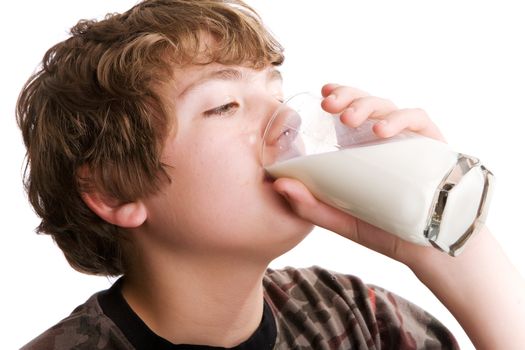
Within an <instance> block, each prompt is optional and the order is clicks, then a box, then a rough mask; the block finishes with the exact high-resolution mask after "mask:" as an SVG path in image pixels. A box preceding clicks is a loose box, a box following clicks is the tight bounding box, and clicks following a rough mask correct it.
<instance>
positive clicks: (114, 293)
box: [98, 278, 277, 350]
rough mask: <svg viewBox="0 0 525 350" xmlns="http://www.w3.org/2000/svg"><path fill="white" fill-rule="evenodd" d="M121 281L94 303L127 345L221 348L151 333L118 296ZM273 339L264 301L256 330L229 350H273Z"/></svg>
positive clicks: (161, 349) (153, 349) (155, 349)
mask: <svg viewBox="0 0 525 350" xmlns="http://www.w3.org/2000/svg"><path fill="white" fill-rule="evenodd" d="M121 287H122V278H120V279H119V280H118V281H116V282H115V283H114V284H113V286H112V287H111V288H110V289H108V290H105V291H103V292H101V293H100V294H99V296H98V302H99V304H100V306H101V308H102V311H103V312H104V314H105V315H106V316H107V317H109V318H110V319H111V320H112V321H113V322H114V323H115V324H116V325H117V327H118V328H119V329H120V331H121V332H122V333H123V334H124V335H125V336H126V338H127V339H128V340H129V342H130V343H131V344H132V345H133V346H134V347H135V348H136V349H137V350H142V349H145V350H146V349H147V350H177V349H178V350H182V349H187V350H199V349H202V350H204V349H206V350H212V349H225V348H220V347H213V346H206V345H185V344H172V343H170V342H169V341H167V340H166V339H164V338H162V337H160V336H158V335H157V334H155V333H154V332H153V331H152V330H151V329H149V327H148V326H147V325H146V324H145V323H144V322H143V321H142V320H141V319H140V317H139V316H138V315H137V314H136V313H135V312H134V311H133V310H132V309H131V307H130V306H129V304H128V303H127V302H126V300H125V299H124V297H123V296H122V293H121ZM276 338H277V328H276V325H275V319H274V317H273V314H272V311H271V309H270V307H269V305H268V304H267V302H266V300H265V301H264V311H263V317H262V320H261V323H260V325H259V327H257V329H256V330H255V332H254V333H253V334H252V336H251V337H250V338H249V339H248V340H246V341H245V342H244V343H242V344H240V345H238V346H236V347H233V348H231V349H235V350H248V349H250V350H256V349H257V350H258V349H261V350H263V349H273V346H274V345H275V341H276Z"/></svg>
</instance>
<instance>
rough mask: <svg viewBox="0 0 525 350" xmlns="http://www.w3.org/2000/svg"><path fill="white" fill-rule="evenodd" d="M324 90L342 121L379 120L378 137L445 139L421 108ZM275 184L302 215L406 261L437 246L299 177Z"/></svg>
mask: <svg viewBox="0 0 525 350" xmlns="http://www.w3.org/2000/svg"><path fill="white" fill-rule="evenodd" d="M321 92H322V95H323V97H324V99H323V101H322V103H321V105H322V107H323V109H325V110H326V111H327V112H330V113H333V114H341V121H342V122H343V123H344V124H346V125H348V126H349V127H357V126H359V125H361V124H362V123H363V122H364V121H365V120H366V119H368V118H373V119H374V120H378V122H377V123H376V124H375V125H374V128H373V130H374V132H375V133H376V134H377V136H379V137H391V136H394V135H396V134H398V133H400V132H402V131H403V130H410V131H413V132H416V133H419V134H421V135H424V136H427V137H431V138H434V139H437V140H440V141H444V138H443V136H442V134H441V132H440V131H439V129H438V128H437V126H436V125H435V124H434V123H433V122H432V121H431V120H430V118H429V117H428V116H427V114H426V113H425V112H424V111H423V110H421V109H398V108H397V107H396V106H395V105H394V104H393V103H392V102H391V101H389V100H386V99H383V98H379V97H375V96H370V95H368V94H366V93H365V92H363V91H360V90H358V89H355V88H351V87H346V86H340V85H336V84H328V85H325V86H324V87H323V88H322V90H321ZM274 188H275V190H276V191H277V192H279V193H281V194H283V195H284V196H285V197H286V198H287V199H288V201H289V202H290V204H291V205H292V207H293V209H294V210H295V211H296V213H297V214H298V215H299V216H301V217H302V218H304V219H306V220H308V221H310V222H312V223H313V224H315V225H317V226H321V227H324V228H326V229H328V230H330V231H333V232H336V233H338V234H340V235H342V236H344V237H346V238H349V239H351V240H353V241H355V242H357V243H359V244H361V245H364V246H366V247H368V248H370V249H373V250H375V251H377V252H379V253H382V254H384V255H387V256H389V257H391V258H393V259H396V260H398V261H401V262H403V263H405V264H407V265H411V264H417V263H418V261H419V260H420V259H421V258H422V256H421V255H422V254H425V252H426V251H429V250H434V248H427V247H421V246H417V245H415V244H412V243H409V242H406V241H403V240H401V239H399V238H398V237H397V236H394V235H392V234H390V233H387V232H385V231H383V230H381V229H379V228H377V227H375V226H372V225H370V224H368V223H366V222H364V221H362V220H359V219H357V218H355V217H354V216H352V215H349V214H347V213H344V212H342V211H340V210H338V209H335V208H333V207H331V206H329V205H327V204H325V203H323V202H321V201H319V200H317V199H316V198H315V197H314V196H313V195H312V194H311V193H310V192H309V191H308V190H307V189H306V187H305V186H304V185H303V184H302V183H301V182H299V181H297V180H293V179H287V178H280V179H277V180H276V181H275V183H274Z"/></svg>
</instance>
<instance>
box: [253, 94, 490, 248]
mask: <svg viewBox="0 0 525 350" xmlns="http://www.w3.org/2000/svg"><path fill="white" fill-rule="evenodd" d="M376 122H377V120H367V121H366V122H365V123H364V124H362V125H361V126H359V127H358V128H351V127H348V126H346V125H344V124H342V123H341V121H340V119H339V116H337V115H331V114H329V113H327V112H325V111H324V110H323V109H322V108H321V98H320V97H316V96H315V95H313V94H310V93H301V94H298V95H295V96H294V97H292V98H291V99H289V100H288V101H286V102H285V103H284V104H282V105H281V106H280V107H279V108H278V109H277V111H276V112H275V113H274V114H273V116H272V118H271V120H270V121H269V123H268V125H267V127H266V130H265V132H264V137H263V145H262V151H261V159H262V162H263V166H264V168H265V169H266V171H267V172H268V173H269V174H270V176H272V177H274V178H279V177H288V178H295V179H298V180H299V181H301V182H302V183H303V184H304V185H305V186H306V187H307V188H308V189H309V190H310V192H312V194H313V195H314V196H316V197H317V198H318V199H320V200H322V201H323V202H325V203H327V204H330V205H332V206H334V207H337V208H339V209H341V210H343V211H345V212H348V213H350V214H351V215H353V216H355V217H357V218H359V219H361V220H364V221H366V222H368V223H370V224H372V225H374V226H377V227H379V228H382V229H383V230H385V231H388V232H390V233H392V234H395V235H397V236H399V237H401V238H402V239H405V240H408V241H411V242H414V243H416V244H420V245H432V246H434V247H436V248H438V249H440V250H442V251H444V252H446V253H448V254H450V255H452V256H455V255H457V254H459V253H460V252H461V251H462V249H463V248H464V245H465V243H466V242H467V241H468V239H469V238H470V237H471V236H472V235H474V234H475V233H476V232H477V231H478V230H479V228H480V227H481V226H482V225H483V223H484V221H485V218H486V215H487V210H488V204H489V202H490V194H491V191H492V188H493V182H494V178H493V175H492V173H491V172H490V171H489V170H487V169H486V168H485V167H484V166H483V165H481V164H480V162H479V160H478V159H476V158H474V157H471V156H468V155H465V154H461V153H457V152H454V151H453V150H451V149H450V148H449V146H448V145H447V144H445V143H443V142H440V141H436V140H433V139H430V138H427V137H423V136H421V135H418V134H415V133H411V132H403V133H401V134H399V135H396V136H394V137H391V138H386V139H381V138H379V137H377V136H376V135H375V134H374V132H373V131H372V126H373V125H374V124H375V123H376Z"/></svg>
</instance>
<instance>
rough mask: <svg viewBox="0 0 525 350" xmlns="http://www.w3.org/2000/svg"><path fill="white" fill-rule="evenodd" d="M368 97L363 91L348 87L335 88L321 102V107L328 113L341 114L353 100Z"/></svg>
mask: <svg viewBox="0 0 525 350" xmlns="http://www.w3.org/2000/svg"><path fill="white" fill-rule="evenodd" d="M365 96H368V94H367V93H366V92H364V91H361V90H359V89H356V88H352V87H349V86H337V87H335V88H334V89H332V90H331V91H330V94H328V96H326V97H325V98H324V99H323V101H322V102H321V106H322V107H323V109H324V110H325V111H327V112H328V113H341V112H342V111H343V110H344V109H345V108H347V107H348V106H349V105H350V104H351V103H352V102H353V101H354V100H355V99H358V98H360V97H365Z"/></svg>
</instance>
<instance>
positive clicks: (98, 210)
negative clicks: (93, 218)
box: [81, 192, 148, 228]
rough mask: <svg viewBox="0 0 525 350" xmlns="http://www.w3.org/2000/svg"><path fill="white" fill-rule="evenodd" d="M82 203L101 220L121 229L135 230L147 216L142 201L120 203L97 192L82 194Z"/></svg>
mask: <svg viewBox="0 0 525 350" xmlns="http://www.w3.org/2000/svg"><path fill="white" fill-rule="evenodd" d="M81 196H82V199H83V200H84V203H86V205H87V206H88V207H89V209H91V210H92V211H93V212H94V213H95V214H97V215H98V216H99V217H100V218H102V219H103V220H105V221H107V222H109V223H110V224H113V225H116V226H120V227H123V228H135V227H139V226H140V225H142V224H143V223H144V222H145V221H146V218H147V217H148V215H147V210H146V206H145V205H144V203H143V202H142V201H135V202H129V203H120V202H118V201H116V200H115V199H113V198H108V197H106V196H104V195H102V194H100V193H98V192H83V193H82V194H81Z"/></svg>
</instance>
